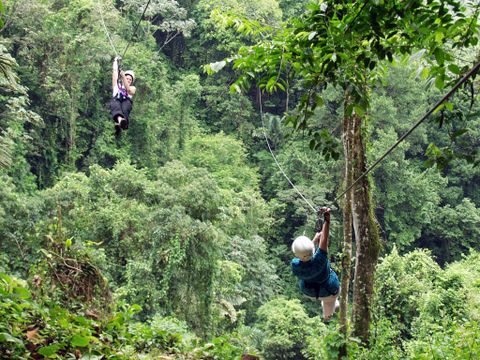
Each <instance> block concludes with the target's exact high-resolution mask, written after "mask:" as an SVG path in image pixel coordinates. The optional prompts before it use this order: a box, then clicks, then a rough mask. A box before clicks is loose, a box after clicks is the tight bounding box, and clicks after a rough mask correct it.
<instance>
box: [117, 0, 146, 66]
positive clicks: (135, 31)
mask: <svg viewBox="0 0 480 360" xmlns="http://www.w3.org/2000/svg"><path fill="white" fill-rule="evenodd" d="M150 1H152V0H148V2H147V5H145V8H144V9H143V13H142V16H140V20H138V23H137V25H136V26H135V30H133V35H132V39H133V38H134V36H135V34H136V33H137V29H138V26H139V25H140V22H141V21H142V20H143V16H144V15H145V12H146V11H147V8H148V5H150ZM130 42H131V41H129V42H128V43H127V46H126V47H125V50H124V51H123V55H122V58H123V57H125V54H126V53H127V50H128V48H129V46H130Z"/></svg>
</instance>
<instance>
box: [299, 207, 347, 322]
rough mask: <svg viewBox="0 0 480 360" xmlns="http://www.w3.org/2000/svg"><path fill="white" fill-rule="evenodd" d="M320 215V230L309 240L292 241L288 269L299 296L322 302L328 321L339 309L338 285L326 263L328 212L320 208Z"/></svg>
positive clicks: (328, 227) (333, 273)
mask: <svg viewBox="0 0 480 360" xmlns="http://www.w3.org/2000/svg"><path fill="white" fill-rule="evenodd" d="M320 211H321V213H323V216H324V223H323V226H322V230H321V231H320V232H317V233H316V234H315V237H314V238H313V240H310V239H309V238H308V237H306V236H299V237H297V238H296V239H295V240H294V241H293V244H292V251H293V253H294V254H295V258H294V259H293V260H292V262H291V266H292V272H293V274H294V275H295V276H296V277H297V278H298V285H299V287H300V290H301V291H302V293H303V294H304V295H305V296H307V297H309V298H311V299H315V300H319V301H321V302H322V308H323V318H324V320H325V321H328V320H330V318H331V317H332V315H333V314H334V312H335V310H336V309H337V308H338V307H339V303H338V295H339V292H340V281H339V280H338V276H337V274H336V273H335V271H333V269H332V268H331V266H330V261H328V235H329V231H330V209H329V208H322V209H321V210H320Z"/></svg>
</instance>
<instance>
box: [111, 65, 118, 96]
mask: <svg viewBox="0 0 480 360" xmlns="http://www.w3.org/2000/svg"><path fill="white" fill-rule="evenodd" d="M117 82H118V57H115V59H113V65H112V91H113V92H115V87H116V86H117Z"/></svg>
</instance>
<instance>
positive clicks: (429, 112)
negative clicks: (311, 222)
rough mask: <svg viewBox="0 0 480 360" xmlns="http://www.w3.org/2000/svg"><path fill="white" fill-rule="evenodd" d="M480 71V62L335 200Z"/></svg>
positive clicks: (337, 198) (336, 199)
mask: <svg viewBox="0 0 480 360" xmlns="http://www.w3.org/2000/svg"><path fill="white" fill-rule="evenodd" d="M478 69H480V62H478V63H477V65H475V66H474V67H473V68H472V69H471V70H470V71H469V72H468V73H466V74H465V75H464V76H463V77H462V78H461V79H460V80H459V81H458V82H457V83H456V84H455V85H454V86H453V88H452V89H451V90H450V91H449V92H448V93H447V94H446V95H444V96H443V97H442V98H441V99H440V100H439V101H437V103H436V104H435V105H434V106H433V107H432V108H431V109H430V110H429V111H428V112H427V113H426V114H425V115H424V116H423V117H422V118H421V119H420V120H418V121H417V123H416V124H415V125H413V126H412V127H411V128H410V130H408V131H407V132H406V133H405V134H403V135H402V136H401V137H400V138H399V139H398V140H397V142H396V143H395V144H393V145H392V146H391V147H390V148H389V149H388V150H387V151H386V152H385V154H383V155H382V156H380V158H378V159H377V160H376V161H375V162H374V163H373V164H372V165H370V167H369V168H368V169H367V170H365V172H364V173H363V174H362V175H360V176H359V177H358V178H357V180H355V181H354V182H353V183H352V184H351V185H350V186H349V187H348V188H347V189H346V190H345V191H343V192H342V193H341V194H340V195H339V196H337V197H336V198H335V201H338V200H339V199H340V198H341V197H342V196H343V195H345V194H346V193H347V192H348V191H349V190H350V189H352V188H353V187H354V186H355V185H356V184H357V183H358V182H359V181H360V180H361V179H363V178H364V177H365V176H366V175H367V174H368V173H369V172H370V171H372V170H373V169H374V168H375V167H376V166H377V165H378V164H379V163H380V162H382V160H383V159H385V158H386V157H387V156H388V154H390V153H391V152H392V151H393V149H395V148H396V147H397V146H398V145H399V144H400V143H401V142H402V141H403V140H405V138H406V137H407V136H409V135H410V134H411V133H412V132H413V131H414V130H415V129H416V128H417V127H418V126H419V125H420V124H421V123H423V122H424V121H425V120H426V119H427V118H428V117H429V116H430V115H431V114H432V113H433V112H434V111H435V110H437V108H438V107H439V106H440V105H442V104H443V103H444V102H445V101H446V100H448V98H449V97H450V96H452V95H453V93H455V92H456V91H457V90H458V88H459V87H460V86H462V85H463V84H464V83H465V82H466V81H467V80H468V79H469V78H470V77H471V76H473V75H475V74H476V73H477V71H478Z"/></svg>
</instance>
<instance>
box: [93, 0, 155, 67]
mask: <svg viewBox="0 0 480 360" xmlns="http://www.w3.org/2000/svg"><path fill="white" fill-rule="evenodd" d="M151 1H152V0H148V2H147V5H145V7H144V9H143V12H142V16H140V19H139V20H138V22H137V25H135V29H134V30H133V35H132V38H131V39H133V38H134V37H135V35H136V33H137V30H138V26H139V25H140V22H141V21H142V20H143V17H144V16H145V12H146V11H147V9H148V6H149V5H150V2H151ZM99 12H100V19H101V20H102V25H103V29H104V31H105V34H106V35H107V38H108V41H109V42H110V46H111V47H112V49H113V52H114V53H115V56H118V51H117V49H116V48H115V45H114V44H113V41H112V38H111V37H110V33H109V32H108V29H107V26H106V25H105V21H104V20H103V14H102V10H101V9H100V11H99ZM131 39H130V40H129V41H128V42H127V46H125V50H123V55H122V58H123V57H125V54H126V53H127V50H128V48H129V47H130V43H131Z"/></svg>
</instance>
